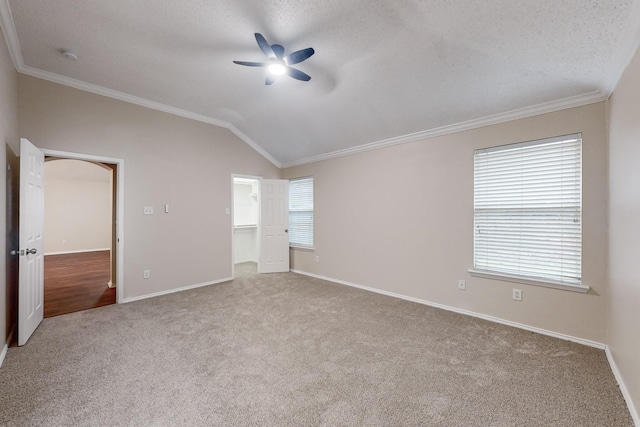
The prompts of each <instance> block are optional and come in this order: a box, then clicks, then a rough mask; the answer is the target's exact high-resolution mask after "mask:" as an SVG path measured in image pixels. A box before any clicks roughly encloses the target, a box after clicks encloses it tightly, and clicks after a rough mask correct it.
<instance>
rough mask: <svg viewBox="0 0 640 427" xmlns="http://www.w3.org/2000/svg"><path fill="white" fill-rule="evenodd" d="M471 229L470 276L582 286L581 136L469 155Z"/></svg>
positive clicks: (494, 149)
mask: <svg viewBox="0 0 640 427" xmlns="http://www.w3.org/2000/svg"><path fill="white" fill-rule="evenodd" d="M474 227H475V234H474V266H473V268H474V270H473V271H472V273H482V272H488V273H494V274H496V275H498V276H500V275H505V276H507V277H511V278H514V277H515V278H522V279H525V280H532V281H533V282H534V283H535V282H538V281H539V282H542V283H541V284H543V285H544V284H545V283H546V284H547V285H554V284H555V285H559V286H555V287H561V288H564V289H569V288H571V287H575V288H586V287H584V286H582V285H581V283H582V276H581V266H582V136H581V135H580V134H576V135H569V136H564V137H558V138H551V139H545V140H539V141H529V142H523V143H518V144H511V145H505V146H501V147H492V148H486V149H480V150H476V151H475V153H474ZM587 289H588V288H587Z"/></svg>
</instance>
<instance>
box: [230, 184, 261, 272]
mask: <svg viewBox="0 0 640 427" xmlns="http://www.w3.org/2000/svg"><path fill="white" fill-rule="evenodd" d="M233 178H246V179H255V180H256V181H258V229H257V230H256V231H257V238H258V239H260V192H261V191H262V177H261V176H255V175H244V174H240V173H232V174H231V277H232V278H234V279H235V278H236V264H235V261H236V260H235V244H234V242H233V240H234V239H233V237H234V235H235V230H234V228H233V222H234V214H235V212H234V203H235V200H236V190H235V186H234V185H233V184H234V183H233ZM257 245H258V247H257V251H258V260H260V242H258V243H257Z"/></svg>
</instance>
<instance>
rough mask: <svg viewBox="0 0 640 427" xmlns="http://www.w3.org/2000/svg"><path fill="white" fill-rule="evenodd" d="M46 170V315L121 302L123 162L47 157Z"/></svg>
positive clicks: (50, 315)
mask: <svg viewBox="0 0 640 427" xmlns="http://www.w3.org/2000/svg"><path fill="white" fill-rule="evenodd" d="M44 169H45V173H44V183H45V185H44V191H45V209H44V213H45V218H44V234H45V236H46V239H45V240H44V255H45V256H44V317H45V318H46V317H52V316H57V315H60V314H66V313H72V312H75V311H82V310H87V309H90V308H95V307H102V306H105V305H110V304H115V302H116V289H115V286H114V285H113V284H114V283H115V267H116V265H115V257H114V256H112V254H113V255H115V253H114V250H113V247H114V244H113V243H114V238H113V236H114V230H115V227H114V226H115V220H114V219H115V210H114V202H115V200H114V195H115V191H116V190H115V187H114V184H115V178H114V177H115V176H116V173H117V167H116V166H115V165H107V164H103V163H100V162H89V161H84V160H76V159H61V158H57V157H46V158H45V164H44Z"/></svg>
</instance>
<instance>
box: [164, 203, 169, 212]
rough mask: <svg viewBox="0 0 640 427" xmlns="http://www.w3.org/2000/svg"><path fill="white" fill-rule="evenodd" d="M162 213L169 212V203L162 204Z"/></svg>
mask: <svg viewBox="0 0 640 427" xmlns="http://www.w3.org/2000/svg"><path fill="white" fill-rule="evenodd" d="M164 213H169V205H168V204H166V205H164Z"/></svg>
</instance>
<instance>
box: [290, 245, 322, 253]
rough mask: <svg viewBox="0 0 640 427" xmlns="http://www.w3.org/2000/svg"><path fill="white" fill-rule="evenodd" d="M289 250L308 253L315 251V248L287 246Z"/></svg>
mask: <svg viewBox="0 0 640 427" xmlns="http://www.w3.org/2000/svg"><path fill="white" fill-rule="evenodd" d="M289 249H295V250H298V251H308V252H313V251H315V250H316V248H314V247H313V246H296V245H289Z"/></svg>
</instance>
